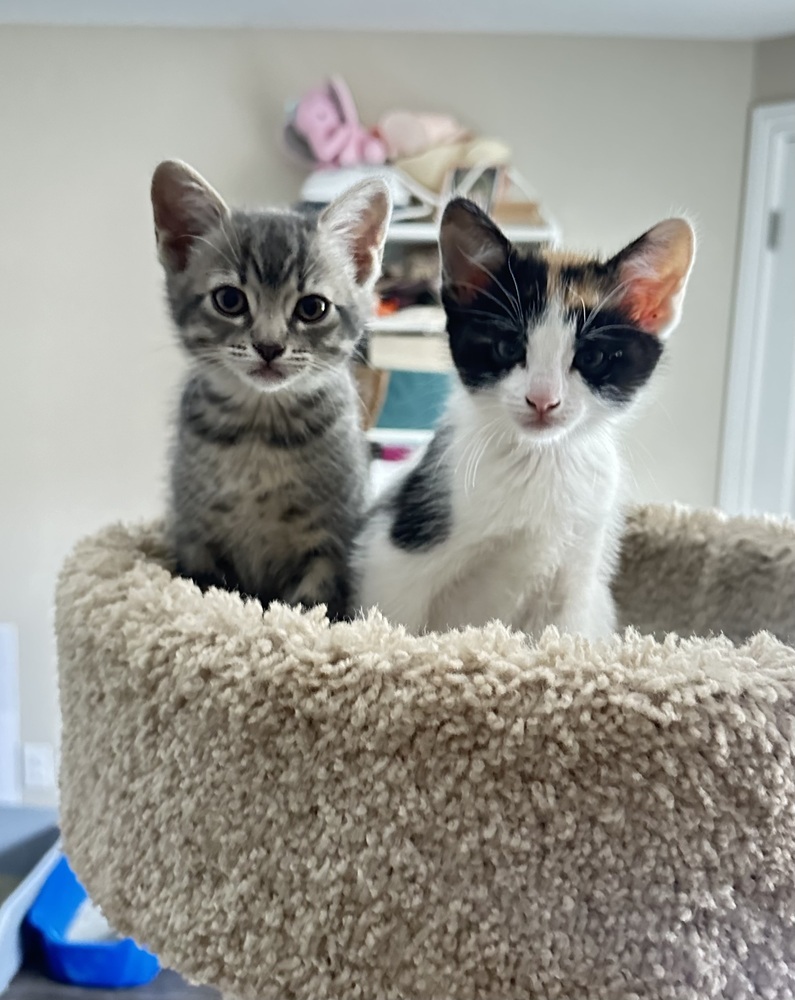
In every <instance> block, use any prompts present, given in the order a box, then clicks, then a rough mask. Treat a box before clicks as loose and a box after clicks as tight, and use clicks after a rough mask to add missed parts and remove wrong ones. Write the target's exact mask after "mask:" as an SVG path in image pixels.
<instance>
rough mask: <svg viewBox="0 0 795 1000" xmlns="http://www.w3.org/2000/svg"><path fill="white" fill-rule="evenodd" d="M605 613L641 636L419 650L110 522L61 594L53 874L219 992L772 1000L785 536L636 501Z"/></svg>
mask: <svg viewBox="0 0 795 1000" xmlns="http://www.w3.org/2000/svg"><path fill="white" fill-rule="evenodd" d="M616 594H617V598H618V601H619V604H620V607H621V613H622V616H623V619H624V621H626V622H632V623H634V624H635V625H636V626H638V627H639V628H640V629H641V630H642V631H637V630H627V631H626V632H625V633H624V634H623V635H617V636H615V637H613V638H612V639H610V640H608V641H603V642H597V643H590V644H589V643H588V642H586V641H584V640H580V639H577V638H572V637H568V636H562V637H561V636H559V635H558V634H557V633H556V632H555V631H554V630H552V629H550V630H548V631H547V632H545V633H544V634H543V635H542V636H541V637H540V638H539V639H538V641H537V642H531V641H530V640H528V639H527V638H526V637H525V636H523V635H521V634H516V633H510V632H509V631H508V630H506V629H504V628H502V627H501V626H499V625H496V624H495V625H491V626H489V627H486V628H481V629H470V630H466V631H463V632H458V633H447V634H433V635H428V636H423V637H413V636H409V635H407V634H406V633H405V632H404V631H403V630H401V629H399V628H392V627H390V626H389V625H388V624H387V623H386V622H385V621H384V620H383V619H382V618H381V617H379V616H378V615H373V616H371V617H370V618H368V619H367V620H366V621H360V622H356V623H354V624H337V625H333V626H330V625H329V624H328V622H327V621H326V620H325V619H324V617H323V616H322V614H321V613H320V612H319V611H314V612H309V613H306V614H303V613H300V612H298V611H296V610H293V609H291V608H287V607H284V606H281V605H277V606H273V607H271V608H270V609H269V610H267V611H266V612H265V613H264V614H263V612H262V609H261V608H260V606H259V605H258V604H257V603H256V602H250V603H244V602H243V601H242V600H240V599H239V598H238V597H237V596H235V595H232V594H228V593H222V592H218V591H210V592H208V593H207V594H205V595H202V594H201V593H200V592H199V590H198V589H196V588H195V587H194V586H193V585H192V584H191V583H190V582H188V581H185V580H181V579H175V578H174V577H173V576H172V575H171V574H170V572H169V569H168V553H167V551H166V549H165V547H164V540H163V534H162V529H161V526H160V525H146V526H143V527H141V526H138V527H133V528H129V527H121V526H116V527H112V528H109V529H107V530H105V531H102V532H101V533H99V534H97V535H96V536H95V537H93V538H89V539H87V540H85V541H83V542H82V543H80V544H79V545H78V547H77V548H76V550H75V552H74V554H73V555H72V556H71V557H70V558H69V560H68V561H67V563H66V565H65V567H64V569H63V571H62V575H61V577H60V581H59V585H58V594H57V633H58V650H59V661H60V695H61V706H62V710H63V744H62V772H61V803H62V806H61V813H62V830H63V834H64V837H65V843H66V847H67V850H68V854H69V857H70V860H71V863H72V865H73V866H74V868H75V870H76V872H77V873H78V875H79V877H80V879H81V881H82V882H83V883H84V885H85V886H86V888H87V889H88V891H89V892H90V894H91V896H92V898H93V900H94V902H95V903H97V904H98V905H100V906H101V907H102V909H103V912H104V913H105V915H106V917H107V918H108V920H109V921H110V922H111V923H112V925H113V926H114V927H115V928H116V929H117V930H118V931H120V932H121V933H123V934H130V935H132V936H133V937H134V938H135V939H136V940H137V941H138V942H139V943H141V944H143V945H146V946H147V947H149V948H151V949H152V950H154V951H155V952H156V953H157V954H158V955H159V957H160V959H161V960H162V962H163V963H165V964H166V965H168V966H172V967H174V968H176V969H177V970H179V971H181V972H182V973H183V974H186V975H187V976H188V977H189V978H191V979H193V980H196V981H199V982H203V983H208V984H212V985H215V986H217V987H219V988H220V989H222V990H223V991H225V992H226V993H227V994H230V995H234V996H237V997H251V998H256V1000H270V998H273V1000H277V998H278V1000H337V998H339V1000H342V998H346V1000H347V998H362V1000H376V998H377V1000H391V998H394V1000H398V998H412V1000H442V998H452V1000H475V998H482V1000H497V998H500V1000H519V998H522V1000H530V998H544V1000H553V998H572V1000H573V998H578V1000H579V998H603V1000H629V998H641V997H642V998H655V1000H658V998H688V1000H695V998H698V1000H705V998H717V997H721V998H729V997H731V998H740V997H748V998H750V997H766V998H779V997H780V998H784V997H792V996H793V995H795V767H794V766H793V764H794V762H793V749H794V748H795V743H794V742H793V741H794V740H795V649H793V648H791V647H790V646H788V645H786V643H787V642H793V640H794V639H795V524H793V523H792V522H776V521H772V520H744V519H726V518H723V517H721V516H719V515H718V514H715V513H711V512H692V511H686V510H684V509H680V508H666V507H644V508H640V509H637V510H635V511H634V512H633V513H632V515H631V517H630V519H629V523H628V526H627V531H626V538H625V546H624V554H623V561H622V566H621V571H620V576H619V579H618V581H617V583H616ZM761 629H765V630H766V631H759V630H761ZM643 633H647V634H643ZM652 633H654V635H656V636H657V637H658V638H654V637H653V635H652ZM666 633H678V634H679V635H680V636H682V637H683V638H678V637H677V636H676V635H675V634H666ZM717 633H724V634H723V635H719V634H717ZM693 635H696V636H698V637H690V638H687V637H689V636H693Z"/></svg>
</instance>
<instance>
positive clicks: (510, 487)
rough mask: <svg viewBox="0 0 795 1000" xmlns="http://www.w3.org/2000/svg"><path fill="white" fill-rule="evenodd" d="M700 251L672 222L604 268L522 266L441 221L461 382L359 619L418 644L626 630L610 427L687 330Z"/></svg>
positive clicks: (369, 584) (375, 530) (361, 550)
mask: <svg viewBox="0 0 795 1000" xmlns="http://www.w3.org/2000/svg"><path fill="white" fill-rule="evenodd" d="M694 250H695V237H694V234H693V231H692V229H691V227H690V226H689V224H688V223H687V222H685V221H684V220H683V219H669V220H667V221H665V222H661V223H660V224H659V225H657V226H655V227H654V228H653V229H651V230H649V232H647V233H646V234H645V235H643V236H641V237H640V238H639V239H637V240H635V242H634V243H631V244H630V245H629V246H628V247H626V249H624V250H622V251H621V252H620V253H619V254H617V255H616V256H615V257H613V258H611V259H610V260H608V261H606V262H602V261H601V260H598V259H593V258H589V257H578V256H574V255H571V254H566V253H559V252H556V251H554V250H548V249H539V250H536V251H532V252H529V253H520V252H519V251H518V250H517V249H516V248H515V247H513V246H512V245H511V244H510V243H509V241H508V240H507V239H506V237H505V236H504V235H503V233H502V232H501V231H500V230H499V229H498V228H497V226H496V225H495V224H494V223H493V222H492V221H491V220H490V219H489V218H488V217H487V216H486V215H484V214H483V212H481V211H480V210H479V209H478V208H476V206H475V205H473V204H472V203H471V202H468V201H466V200H464V199H455V200H454V201H451V202H450V203H449V205H448V206H447V208H446V210H445V212H444V215H443V219H442V224H441V232H440V251H441V258H442V298H443V303H444V308H445V311H446V314H447V330H448V335H449V341H450V350H451V353H452V357H453V361H454V363H455V368H456V371H457V373H458V382H459V385H458V387H457V388H456V390H455V391H454V393H453V395H452V396H451V401H450V403H449V406H448V410H447V413H446V416H445V417H444V418H443V420H442V422H441V424H440V426H439V428H438V430H437V431H436V433H435V436H434V437H433V439H432V440H431V442H430V444H429V446H428V447H427V449H426V451H425V453H424V454H423V455H422V456H421V457H420V459H419V460H418V462H417V463H416V464H415V465H414V466H413V468H411V469H410V470H409V471H408V472H406V473H405V474H404V475H403V476H402V478H400V479H399V480H398V481H397V482H395V483H394V484H393V485H392V486H391V487H390V488H389V490H388V491H387V493H386V494H385V496H384V497H383V498H382V499H381V500H380V501H379V502H378V503H377V504H376V505H375V507H374V508H373V510H372V511H371V512H370V514H369V517H368V521H367V523H366V525H365V527H364V529H363V531H362V533H361V535H360V537H359V539H358V544H357V555H356V558H355V571H356V579H357V587H358V593H357V605H358V606H361V607H364V608H368V607H371V606H374V605H376V606H378V607H379V608H380V609H381V611H382V612H383V613H384V614H385V615H386V616H387V618H389V619H390V620H392V621H394V622H397V623H402V624H404V625H405V626H406V627H407V628H409V629H410V630H412V631H415V632H419V631H422V630H425V629H433V630H437V629H444V628H451V627H461V626H465V625H469V624H472V625H481V624H484V623H486V622H488V621H490V620H492V619H500V620H502V621H503V622H505V623H506V624H508V625H511V626H514V627H517V628H520V629H524V630H526V631H529V632H536V633H537V632H538V631H540V630H541V629H542V628H543V627H544V626H546V625H549V624H554V625H557V626H558V627H559V628H560V629H561V630H566V631H570V632H577V633H581V634H583V635H585V636H589V637H596V636H599V635H603V634H605V633H609V632H611V631H612V630H613V628H614V626H615V623H616V622H615V612H614V608H613V601H612V597H611V594H610V580H611V577H612V575H613V572H614V570H615V567H616V560H617V553H618V542H619V537H620V533H621V528H622V518H621V513H620V492H621V462H620V458H619V453H618V448H617V442H616V426H617V424H618V422H619V419H620V418H621V417H622V416H623V415H624V414H626V412H627V411H628V409H629V408H630V406H631V404H632V403H633V401H634V400H635V399H636V397H637V395H638V393H639V391H640V390H641V389H642V388H643V386H645V385H646V383H647V382H648V380H649V378H650V377H651V375H652V373H653V372H654V369H655V367H656V366H657V363H658V361H659V360H660V356H661V354H662V352H663V341H664V339H665V338H666V337H667V335H668V334H669V333H670V332H671V331H672V330H673V328H674V327H675V326H676V325H677V323H678V322H679V317H680V312H681V307H682V300H683V297H684V293H685V286H686V284H687V280H688V277H689V274H690V268H691V265H692V262H693V256H694Z"/></svg>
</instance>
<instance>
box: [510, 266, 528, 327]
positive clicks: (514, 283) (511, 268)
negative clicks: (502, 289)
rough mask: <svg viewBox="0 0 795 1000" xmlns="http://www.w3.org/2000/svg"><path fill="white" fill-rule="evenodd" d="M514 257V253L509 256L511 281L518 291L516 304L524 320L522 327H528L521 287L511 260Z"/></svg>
mask: <svg viewBox="0 0 795 1000" xmlns="http://www.w3.org/2000/svg"><path fill="white" fill-rule="evenodd" d="M512 256H513V254H512V253H509V254H508V274H510V276H511V280H512V281H513V287H514V288H515V289H516V303H517V305H518V307H519V315H520V316H521V319H522V326H527V317H526V316H525V311H524V307H523V305H522V296H521V295H520V294H519V285H518V283H517V281H516V275H515V274H514V273H513V262H512V260H511V257H512Z"/></svg>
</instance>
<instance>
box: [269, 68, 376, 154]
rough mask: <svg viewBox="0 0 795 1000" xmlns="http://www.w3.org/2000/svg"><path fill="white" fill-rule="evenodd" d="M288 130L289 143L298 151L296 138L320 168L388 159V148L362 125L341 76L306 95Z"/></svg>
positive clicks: (293, 115) (295, 111) (297, 108)
mask: <svg viewBox="0 0 795 1000" xmlns="http://www.w3.org/2000/svg"><path fill="white" fill-rule="evenodd" d="M287 131H288V135H287V139H288V143H291V144H292V146H293V147H294V148H295V146H296V139H297V140H298V141H299V143H300V144H303V145H305V146H306V147H307V150H308V152H309V154H310V155H311V157H312V159H313V160H314V162H315V163H316V164H318V165H320V166H329V167H351V166H354V165H355V164H358V163H371V164H376V163H383V162H384V161H385V160H386V146H385V145H384V143H383V142H382V141H381V139H379V137H378V136H377V135H375V134H374V133H373V132H371V131H369V130H368V129H367V128H365V126H364V125H362V124H361V122H360V121H359V115H358V113H357V111H356V104H355V103H354V100H353V97H352V95H351V92H350V90H349V89H348V87H347V85H346V83H345V81H344V80H343V79H342V78H341V77H338V76H334V77H332V78H331V79H330V80H329V81H328V82H327V83H326V84H325V86H322V87H315V88H314V89H312V90H310V91H308V92H307V93H306V94H304V96H303V97H302V98H301V100H300V101H299V102H298V104H297V105H296V107H295V109H294V111H293V114H292V119H291V121H289V122H288V125H287ZM291 131H292V133H293V134H292V135H290V132H291ZM291 140H292V142H291Z"/></svg>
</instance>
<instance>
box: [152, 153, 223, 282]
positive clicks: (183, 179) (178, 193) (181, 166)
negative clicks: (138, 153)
mask: <svg viewBox="0 0 795 1000" xmlns="http://www.w3.org/2000/svg"><path fill="white" fill-rule="evenodd" d="M152 208H153V210H154V214H155V235H156V237H157V249H158V253H159V256H160V261H161V263H162V264H163V266H164V267H167V268H169V269H170V270H172V271H184V270H185V268H186V266H187V263H188V256H189V254H190V250H191V246H192V245H193V243H194V241H195V240H196V238H197V237H199V236H204V235H205V234H206V233H208V232H210V231H211V230H212V229H215V228H216V227H217V226H218V224H219V223H220V222H222V221H223V220H224V219H225V218H226V217H227V216H228V215H229V209H228V208H227V207H226V204H225V202H224V200H223V198H222V197H221V196H220V195H219V194H218V192H217V191H215V190H214V189H213V188H212V187H210V185H209V184H208V183H207V181H206V180H205V179H204V178H203V177H202V176H201V175H200V174H197V173H196V171H195V170H194V169H193V168H192V167H189V166H188V164H187V163H182V162H181V161H180V160H165V161H164V162H163V163H161V164H160V165H159V166H158V168H157V169H156V170H155V172H154V175H153V176H152Z"/></svg>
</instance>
